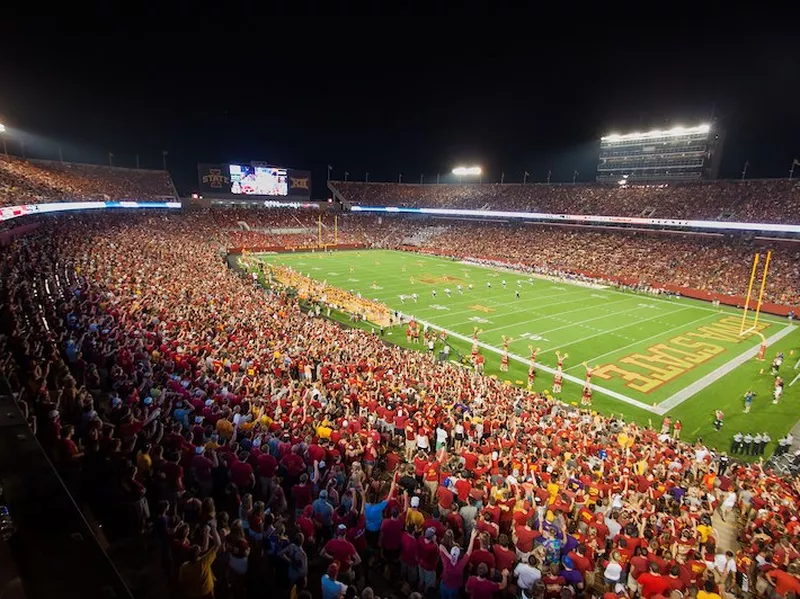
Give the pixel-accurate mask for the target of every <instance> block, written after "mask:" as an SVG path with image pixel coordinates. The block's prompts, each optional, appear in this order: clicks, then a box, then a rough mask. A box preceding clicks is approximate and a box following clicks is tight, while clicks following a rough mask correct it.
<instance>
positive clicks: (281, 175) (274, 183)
mask: <svg viewBox="0 0 800 599" xmlns="http://www.w3.org/2000/svg"><path fill="white" fill-rule="evenodd" d="M198 179H199V183H200V191H201V193H203V194H204V195H210V196H236V197H238V198H240V199H244V197H247V196H252V197H253V198H284V197H292V198H306V199H307V198H309V197H310V195H311V172H310V171H302V170H295V169H287V168H283V167H279V166H273V165H270V164H266V163H263V162H251V163H249V164H241V163H234V164H200V165H198Z"/></svg>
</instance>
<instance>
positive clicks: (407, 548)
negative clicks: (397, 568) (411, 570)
mask: <svg viewBox="0 0 800 599" xmlns="http://www.w3.org/2000/svg"><path fill="white" fill-rule="evenodd" d="M400 544H401V546H402V550H401V551H400V559H401V560H402V561H403V563H404V564H407V565H409V566H416V565H417V539H415V538H414V535H412V534H409V533H407V532H404V533H403V536H402V537H401V539H400Z"/></svg>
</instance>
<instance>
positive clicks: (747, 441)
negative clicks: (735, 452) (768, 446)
mask: <svg viewBox="0 0 800 599" xmlns="http://www.w3.org/2000/svg"><path fill="white" fill-rule="evenodd" d="M752 445H753V435H751V434H750V433H746V434H745V436H744V448H743V450H742V453H743V454H745V455H750V448H751V447H752Z"/></svg>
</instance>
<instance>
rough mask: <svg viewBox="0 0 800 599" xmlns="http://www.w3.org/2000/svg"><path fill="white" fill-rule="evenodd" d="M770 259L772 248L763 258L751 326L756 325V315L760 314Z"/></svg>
mask: <svg viewBox="0 0 800 599" xmlns="http://www.w3.org/2000/svg"><path fill="white" fill-rule="evenodd" d="M770 260H772V250H769V251H768V252H767V258H766V260H764V273H763V274H762V275H761V289H759V291H758V303H757V304H756V318H755V320H754V321H753V327H756V328H757V327H758V315H759V314H761V304H762V302H763V300H764V290H765V289H766V287H767V273H768V272H769V263H770Z"/></svg>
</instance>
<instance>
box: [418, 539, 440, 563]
mask: <svg viewBox="0 0 800 599" xmlns="http://www.w3.org/2000/svg"><path fill="white" fill-rule="evenodd" d="M417 561H418V563H419V567H420V568H422V569H423V570H428V571H431V570H434V571H435V570H436V566H438V565H439V547H438V546H437V545H436V543H434V542H433V541H429V540H427V539H425V538H424V537H420V538H419V539H418V540H417Z"/></svg>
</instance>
